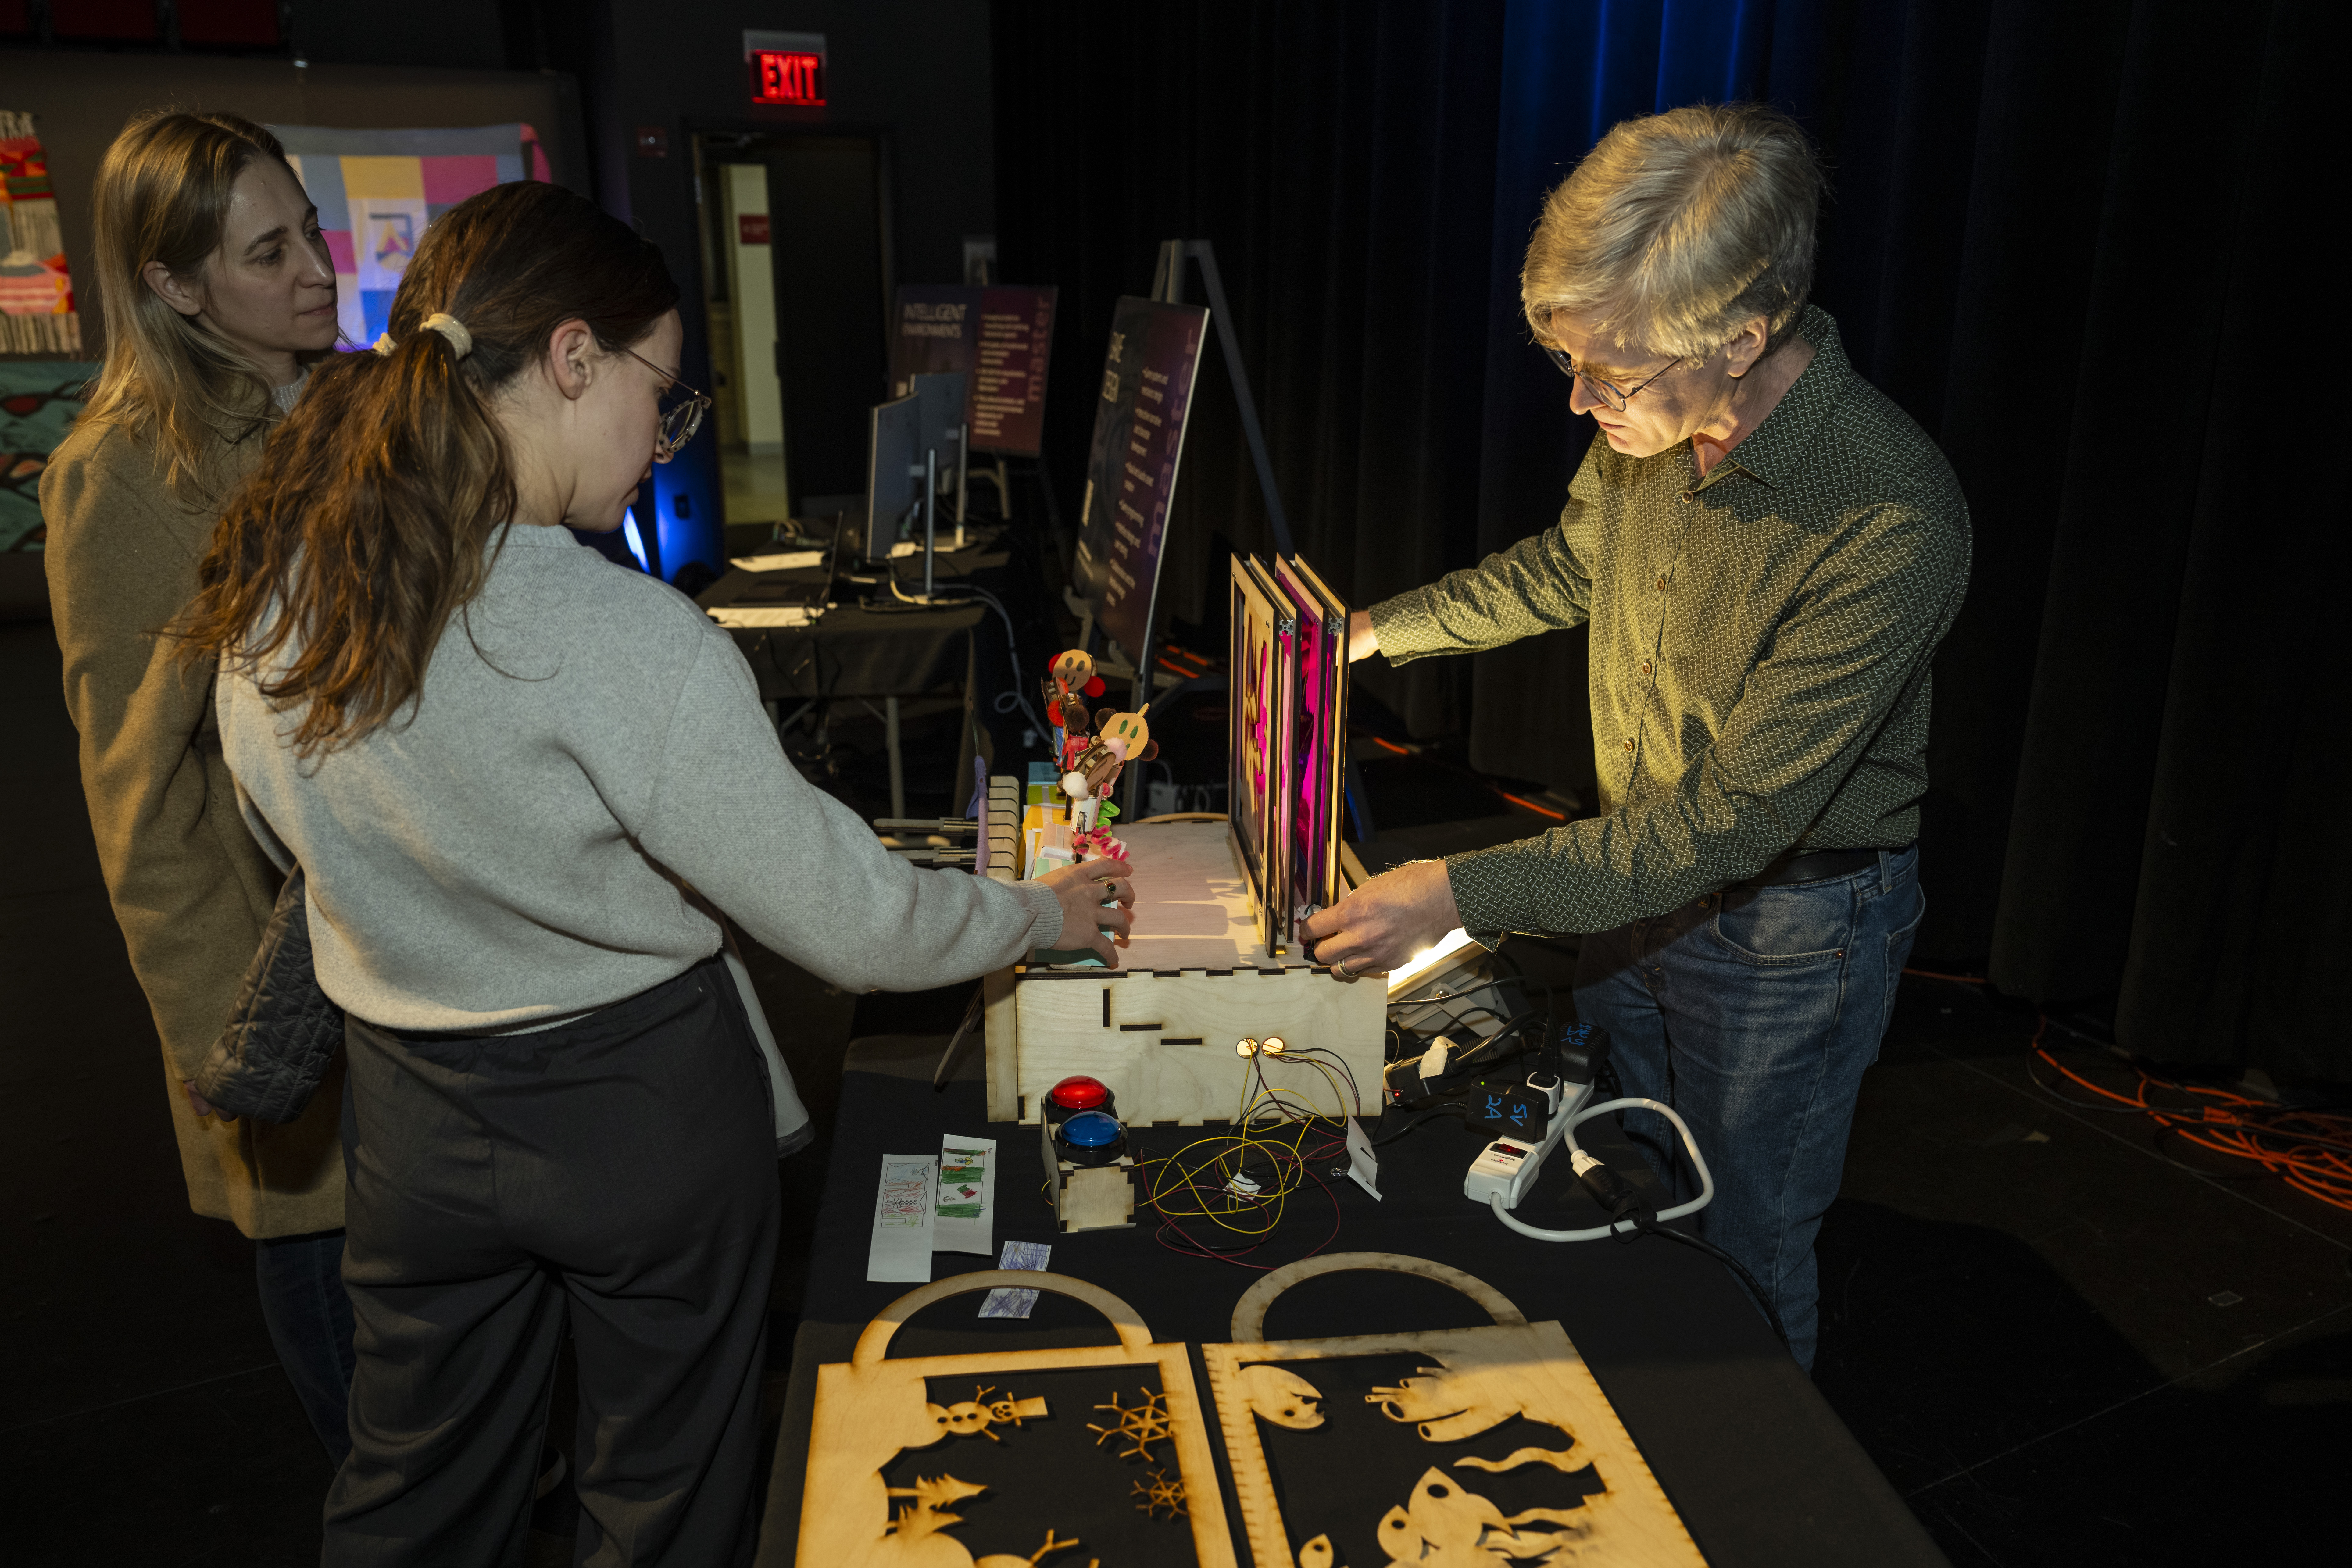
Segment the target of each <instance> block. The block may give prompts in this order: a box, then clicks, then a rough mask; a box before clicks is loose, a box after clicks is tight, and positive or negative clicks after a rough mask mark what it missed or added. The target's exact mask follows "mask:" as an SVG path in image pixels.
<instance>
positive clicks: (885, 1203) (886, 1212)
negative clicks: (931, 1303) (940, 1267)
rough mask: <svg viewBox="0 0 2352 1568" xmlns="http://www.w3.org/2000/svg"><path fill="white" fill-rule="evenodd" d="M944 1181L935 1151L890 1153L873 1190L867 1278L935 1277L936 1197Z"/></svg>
mask: <svg viewBox="0 0 2352 1568" xmlns="http://www.w3.org/2000/svg"><path fill="white" fill-rule="evenodd" d="M939 1183H940V1161H939V1156H938V1155H936V1154H885V1155H883V1156H882V1183H881V1185H880V1187H879V1188H877V1190H876V1192H875V1194H874V1240H873V1243H872V1244H871V1245H870V1246H869V1247H867V1248H866V1279H869V1280H871V1281H874V1282H876V1283H885V1282H911V1283H915V1284H922V1283H925V1282H927V1281H929V1279H930V1277H931V1226H932V1215H931V1198H932V1194H934V1193H935V1192H936V1191H937V1190H938V1187H939Z"/></svg>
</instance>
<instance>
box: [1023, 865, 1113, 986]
mask: <svg viewBox="0 0 2352 1568" xmlns="http://www.w3.org/2000/svg"><path fill="white" fill-rule="evenodd" d="M1037 881H1038V884H1039V886H1041V887H1047V888H1051V889H1054V896H1055V898H1057V899H1059V900H1061V901H1062V934H1061V937H1060V939H1059V940H1058V941H1056V942H1055V943H1054V945H1055V947H1057V948H1060V949H1062V950H1063V951H1065V952H1071V951H1075V950H1076V949H1079V948H1090V949H1092V950H1093V951H1094V952H1096V953H1097V954H1099V955H1100V956H1101V958H1102V961H1103V962H1104V963H1108V964H1109V965H1110V966H1111V967H1112V968H1113V969H1116V968H1118V952H1116V951H1114V950H1113V948H1112V946H1111V943H1112V942H1113V940H1114V938H1115V939H1116V941H1117V942H1118V945H1119V946H1120V947H1125V946H1126V945H1127V933H1128V931H1129V929H1131V928H1132V927H1133V925H1134V923H1135V917H1134V916H1133V915H1132V914H1130V913H1129V910H1131V909H1132V908H1133V907H1134V904H1135V885H1134V884H1133V883H1131V882H1129V880H1128V879H1127V862H1126V861H1124V860H1081V861H1079V862H1078V863H1077V864H1076V865H1074V866H1056V867H1055V868H1054V869H1052V870H1050V871H1048V872H1046V873H1045V875H1044V876H1042V877H1040V878H1038V879H1037ZM1105 899H1114V900H1118V901H1117V903H1116V904H1115V905H1113V907H1111V908H1109V909H1105V908H1104V907H1103V900H1105ZM1106 927H1108V934H1106V931H1105V930H1104V928H1106Z"/></svg>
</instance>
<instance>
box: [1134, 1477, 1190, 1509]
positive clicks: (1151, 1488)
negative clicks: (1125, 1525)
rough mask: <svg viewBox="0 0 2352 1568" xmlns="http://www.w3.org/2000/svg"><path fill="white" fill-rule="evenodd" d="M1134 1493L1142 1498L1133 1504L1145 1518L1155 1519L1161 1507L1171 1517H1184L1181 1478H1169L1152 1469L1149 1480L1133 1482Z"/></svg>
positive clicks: (1182, 1483)
mask: <svg viewBox="0 0 2352 1568" xmlns="http://www.w3.org/2000/svg"><path fill="white" fill-rule="evenodd" d="M1134 1495H1135V1496H1137V1497H1139V1498H1141V1499H1142V1501H1141V1502H1139V1503H1137V1504H1136V1505H1135V1506H1136V1509H1137V1510H1138V1511H1139V1512H1140V1513H1141V1514H1142V1515H1143V1517H1144V1518H1146V1519H1157V1518H1158V1517H1159V1516H1160V1510H1161V1509H1163V1508H1164V1509H1166V1510H1168V1517H1169V1518H1171V1519H1182V1518H1183V1517H1184V1482H1183V1480H1182V1479H1181V1478H1178V1479H1172V1480H1171V1479H1170V1478H1169V1477H1168V1476H1167V1475H1165V1474H1163V1473H1162V1472H1160V1471H1159V1470H1154V1471H1152V1472H1151V1479H1150V1480H1149V1481H1138V1482H1136V1483H1135V1488H1134Z"/></svg>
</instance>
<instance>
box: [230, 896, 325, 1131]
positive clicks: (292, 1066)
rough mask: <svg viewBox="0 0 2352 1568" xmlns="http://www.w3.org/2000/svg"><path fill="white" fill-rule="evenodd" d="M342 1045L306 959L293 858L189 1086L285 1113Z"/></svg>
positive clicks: (302, 1101)
mask: <svg viewBox="0 0 2352 1568" xmlns="http://www.w3.org/2000/svg"><path fill="white" fill-rule="evenodd" d="M342 1047H343V1010H342V1009H341V1007H338V1006H336V1005H334V1003H332V1002H331V1001H329V1000H328V999H327V994H326V993H325V992H324V991H321V990H320V988H319V977H318V974H317V973H315V972H314V971H313V970H312V968H311V966H310V899H309V896H308V894H307V893H306V891H305V889H304V884H303V877H302V868H300V867H299V866H297V867H296V868H294V872H293V875H291V876H289V877H288V878H287V879H286V885H285V887H283V888H281V889H278V907H277V908H276V909H275V910H271V911H270V915H269V924H268V926H267V927H266V928H265V929H264V930H263V931H262V933H261V947H260V950H259V951H258V952H255V953H254V955H253V962H252V963H249V964H247V966H246V970H245V984H244V987H243V989H242V990H240V991H239V993H238V994H237V999H236V1011H235V1012H234V1013H232V1014H231V1015H230V1016H229V1020H228V1026H227V1027H226V1028H224V1029H223V1030H222V1031H221V1034H220V1038H219V1039H217V1040H215V1041H214V1042H213V1048H212V1051H211V1053H210V1054H209V1055H208V1056H206V1058H205V1065H204V1069H203V1070H202V1071H201V1072H199V1073H198V1074H197V1075H196V1092H197V1093H198V1094H201V1095H203V1096H204V1097H205V1100H207V1101H209V1102H210V1103H211V1104H212V1105H213V1106H214V1107H215V1109H217V1110H221V1111H223V1112H224V1113H226V1114H227V1115H230V1116H250V1117H254V1118H256V1119H257V1120H259V1121H293V1120H294V1119H295V1118H296V1117H298V1116H299V1115H301V1114H302V1108H303V1107H304V1106H306V1105H308V1104H310V1095H311V1093H312V1091H313V1090H315V1089H317V1088H318V1087H319V1080H320V1079H323V1078H325V1077H326V1076H327V1067H328V1064H329V1063H331V1062H332V1061H333V1060H334V1058H335V1053H336V1052H337V1051H339V1050H341V1049H342Z"/></svg>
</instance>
